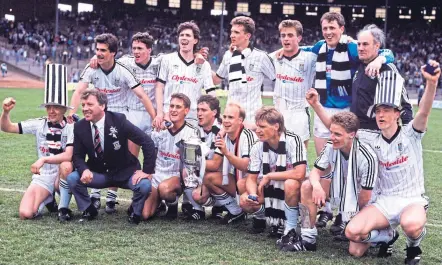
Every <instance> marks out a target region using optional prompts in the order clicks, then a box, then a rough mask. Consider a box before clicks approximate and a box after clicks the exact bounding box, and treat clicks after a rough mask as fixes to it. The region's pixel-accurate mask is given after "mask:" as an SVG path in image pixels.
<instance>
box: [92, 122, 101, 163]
mask: <svg viewBox="0 0 442 265" xmlns="http://www.w3.org/2000/svg"><path fill="white" fill-rule="evenodd" d="M93 126H94V130H95V133H94V150H95V157H97V158H99V159H102V158H103V149H102V148H101V139H100V132H99V131H98V127H97V125H96V124H95V123H94V124H93Z"/></svg>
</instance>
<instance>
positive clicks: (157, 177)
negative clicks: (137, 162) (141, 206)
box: [152, 172, 180, 189]
mask: <svg viewBox="0 0 442 265" xmlns="http://www.w3.org/2000/svg"><path fill="white" fill-rule="evenodd" d="M179 176H180V173H179V172H171V173H164V172H155V173H154V174H153V176H152V187H154V188H155V189H158V186H159V185H160V183H161V182H162V181H165V180H166V179H170V178H171V177H179Z"/></svg>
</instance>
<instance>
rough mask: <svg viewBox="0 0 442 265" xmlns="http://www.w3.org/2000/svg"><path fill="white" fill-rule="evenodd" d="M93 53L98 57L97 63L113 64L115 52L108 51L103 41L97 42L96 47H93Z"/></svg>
mask: <svg viewBox="0 0 442 265" xmlns="http://www.w3.org/2000/svg"><path fill="white" fill-rule="evenodd" d="M95 55H96V56H97V59H98V64H99V65H102V64H104V65H107V64H113V61H114V58H115V53H113V52H110V51H109V46H108V45H107V44H104V43H97V48H96V49H95Z"/></svg>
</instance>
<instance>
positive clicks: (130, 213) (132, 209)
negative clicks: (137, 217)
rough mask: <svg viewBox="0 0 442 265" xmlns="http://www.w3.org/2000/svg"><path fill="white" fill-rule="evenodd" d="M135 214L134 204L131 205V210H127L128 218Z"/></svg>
mask: <svg viewBox="0 0 442 265" xmlns="http://www.w3.org/2000/svg"><path fill="white" fill-rule="evenodd" d="M133 212H134V207H132V203H131V204H130V205H129V208H127V211H126V213H127V216H131V215H132V213H133Z"/></svg>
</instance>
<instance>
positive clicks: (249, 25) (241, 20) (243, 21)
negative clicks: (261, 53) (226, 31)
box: [230, 16, 255, 35]
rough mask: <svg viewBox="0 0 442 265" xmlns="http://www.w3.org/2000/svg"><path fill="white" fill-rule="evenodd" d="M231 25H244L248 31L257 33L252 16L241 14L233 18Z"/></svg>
mask: <svg viewBox="0 0 442 265" xmlns="http://www.w3.org/2000/svg"><path fill="white" fill-rule="evenodd" d="M230 25H232V26H233V25H241V26H243V27H244V31H245V32H246V33H250V34H252V35H253V34H254V33H255V21H253V19H252V18H250V17H246V16H239V17H235V18H233V19H232V21H231V22H230Z"/></svg>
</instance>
